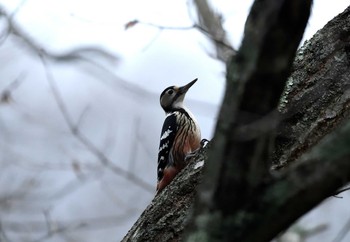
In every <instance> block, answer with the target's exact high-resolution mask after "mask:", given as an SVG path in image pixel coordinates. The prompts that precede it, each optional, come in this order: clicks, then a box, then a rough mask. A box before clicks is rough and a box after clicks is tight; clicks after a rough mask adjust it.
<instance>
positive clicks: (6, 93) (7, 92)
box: [0, 72, 25, 103]
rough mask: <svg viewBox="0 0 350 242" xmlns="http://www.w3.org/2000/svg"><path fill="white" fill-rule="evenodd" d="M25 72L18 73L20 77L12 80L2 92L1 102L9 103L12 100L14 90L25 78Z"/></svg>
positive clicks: (0, 94) (0, 95)
mask: <svg viewBox="0 0 350 242" xmlns="http://www.w3.org/2000/svg"><path fill="white" fill-rule="evenodd" d="M24 77H25V74H24V73H23V72H22V73H21V74H19V75H18V77H17V78H16V79H15V80H14V81H12V82H11V83H10V84H9V85H8V86H7V87H6V88H5V89H4V90H3V91H2V92H1V93H0V103H9V102H10V101H11V100H12V96H11V95H12V92H13V90H15V89H16V88H18V87H19V86H20V85H21V84H22V82H23V80H24Z"/></svg>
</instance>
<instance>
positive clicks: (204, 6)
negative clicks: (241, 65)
mask: <svg viewBox="0 0 350 242" xmlns="http://www.w3.org/2000/svg"><path fill="white" fill-rule="evenodd" d="M194 3H195V6H196V9H197V13H198V22H199V24H198V25H196V27H197V28H198V29H199V30H201V31H202V32H204V33H206V34H207V35H208V36H209V37H210V39H212V40H213V41H214V45H215V48H216V55H217V58H218V59H219V60H222V61H223V62H225V63H227V61H228V60H229V58H231V57H232V56H233V55H235V54H236V50H235V49H234V48H233V47H232V45H231V44H229V41H228V40H227V37H226V31H225V30H224V28H223V26H222V19H221V17H220V16H219V15H218V14H217V13H215V12H214V11H213V9H212V8H211V7H210V6H209V3H208V2H207V1H206V0H194Z"/></svg>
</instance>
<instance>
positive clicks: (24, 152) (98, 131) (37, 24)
mask: <svg viewBox="0 0 350 242" xmlns="http://www.w3.org/2000/svg"><path fill="white" fill-rule="evenodd" d="M20 2H22V1H17V0H8V1H4V0H3V1H0V4H1V6H3V7H5V8H6V10H7V11H8V12H12V11H14V9H16V7H17V6H19V4H20ZM188 2H189V1H185V0H176V1H174V0H171V1H170V0H149V1H144V0H137V1H136V0H131V1H116V0H98V1H96V0H89V1H86V0H84V1H83V0H80V1H72V0H60V1H53V0H52V1H50V0H27V1H25V2H24V3H23V5H22V7H21V9H20V10H19V11H18V12H17V14H16V15H15V18H14V20H15V21H16V23H18V24H19V26H20V27H21V28H22V29H23V30H25V33H26V34H27V35H28V36H30V37H31V39H33V40H34V41H35V42H37V43H38V44H40V45H41V46H42V47H43V48H45V49H47V50H50V51H53V52H55V53H62V52H65V51H66V50H70V49H72V48H75V47H82V46H96V47H98V48H100V49H104V50H107V51H108V52H110V53H112V54H113V55H115V56H117V57H118V61H116V62H109V63H106V62H101V63H103V65H104V68H106V69H107V70H108V71H109V72H105V71H101V70H98V69H96V68H94V67H92V66H89V65H86V64H84V65H83V64H79V63H73V62H69V63H57V62H52V63H50V70H51V71H52V74H53V76H54V78H55V81H56V83H57V86H58V88H59V91H60V92H61V95H62V97H63V98H64V101H65V104H66V105H67V109H68V112H69V114H70V115H71V116H72V118H73V119H74V120H78V119H79V117H80V116H82V115H81V114H82V113H85V114H84V115H83V118H82V121H81V122H80V128H81V130H82V132H83V133H84V135H86V136H87V137H88V138H89V139H90V140H91V141H92V143H94V144H95V145H96V146H97V147H98V148H99V149H101V151H102V152H104V153H105V154H106V155H107V156H108V157H109V158H110V159H111V160H112V161H113V162H114V163H115V164H117V165H118V166H120V167H122V168H123V169H127V170H129V171H132V172H135V174H138V175H139V176H140V177H141V178H142V179H143V180H144V181H145V182H147V183H148V184H150V185H151V186H152V185H154V186H155V182H156V172H155V171H156V156H157V151H158V142H159V134H160V129H161V125H162V122H163V119H164V113H163V111H162V110H161V108H160V106H159V94H160V93H161V91H162V90H163V89H164V88H165V87H167V86H170V85H174V84H175V85H183V84H186V83H188V82H189V81H191V80H193V79H194V78H199V81H198V82H197V83H196V84H195V85H194V86H193V87H192V88H191V90H190V91H189V93H188V94H187V97H186V100H187V104H188V106H189V107H190V108H191V110H192V112H193V113H194V114H195V116H196V117H197V119H198V121H199V123H200V126H201V129H202V134H203V137H205V138H211V136H212V133H213V127H214V125H215V118H216V112H217V108H218V105H219V103H220V100H221V97H222V93H223V89H224V84H225V68H224V65H223V64H222V63H221V62H220V61H218V60H216V59H214V58H212V57H210V55H211V54H212V53H213V51H214V50H213V48H212V45H211V42H210V41H209V40H208V39H207V38H206V37H205V36H203V35H202V34H201V33H199V32H198V31H197V30H194V29H191V30H163V31H161V30H160V29H159V28H156V27H154V26H150V25H149V24H150V23H151V24H154V25H159V26H168V27H187V26H191V25H192V24H193V22H194V21H195V13H194V12H193V11H192V10H191V6H192V5H191V4H190V3H188ZM212 2H213V4H214V3H215V5H214V8H215V9H217V11H218V12H220V13H221V14H222V15H223V19H224V26H225V28H226V30H227V33H228V35H229V38H230V40H231V41H232V44H233V45H234V47H235V48H238V47H239V43H240V40H241V38H242V32H243V28H244V22H245V19H246V17H247V14H248V11H249V8H250V5H251V3H252V1H241V0H240V1H239V0H236V1H233V0H232V1H228V0H225V1H224V0H220V1H212ZM347 5H349V1H348V0H336V1H332V2H330V1H324V0H316V1H315V3H314V9H313V13H312V16H311V19H310V22H309V24H308V27H307V29H306V32H305V35H304V39H309V38H311V37H312V35H313V34H314V33H315V32H316V31H317V30H318V29H320V28H322V27H323V26H324V25H325V24H326V23H327V22H328V21H329V20H331V19H332V18H333V17H334V16H335V15H337V14H339V13H341V12H342V11H343V10H344V9H345V8H346V7H347ZM189 9H190V10H189ZM134 19H138V20H139V21H141V22H142V23H143V24H138V25H136V26H134V27H133V28H130V29H128V30H127V31H125V28H124V25H125V23H127V22H129V21H131V20H134ZM1 26H3V22H1ZM0 59H1V60H2V67H1V68H0V73H1V76H2V80H3V81H2V82H1V83H0V91H1V90H3V88H5V87H7V86H8V84H9V83H11V82H12V81H13V80H15V79H16V78H17V77H18V76H19V74H20V73H23V75H24V76H25V78H24V81H23V82H22V83H21V85H20V87H19V88H18V89H16V91H14V93H13V102H11V103H10V104H9V105H2V106H0V133H1V137H0V151H1V154H0V158H2V160H0V165H2V168H0V169H3V171H5V172H4V173H6V174H5V175H3V176H0V191H1V192H3V193H5V192H7V193H9V191H13V192H15V191H17V190H16V189H18V188H19V187H20V188H22V187H23V184H29V182H28V181H32V182H33V181H35V182H37V183H35V182H33V184H34V185H33V186H32V187H31V189H29V188H28V189H27V190H26V191H27V192H28V194H29V198H31V199H32V200H30V201H31V202H32V203H30V204H29V203H28V202H27V200H25V199H23V200H20V199H18V200H16V201H15V202H14V201H13V203H11V204H13V207H11V209H4V210H1V207H0V217H1V219H3V218H6V219H9V218H10V219H22V216H23V214H26V216H27V217H26V219H31V220H35V221H41V222H43V223H44V224H45V216H44V215H43V211H50V215H51V217H52V218H53V219H57V220H58V221H61V220H64V221H67V220H70V219H79V218H91V217H98V216H110V215H113V216H114V215H115V216H119V217H120V218H121V219H120V221H121V222H120V223H118V224H117V225H115V226H112V227H108V228H105V229H102V230H91V231H90V232H89V233H88V232H86V233H85V232H81V231H77V233H72V235H71V236H73V237H71V238H75V239H77V240H78V241H79V239H80V241H98V239H101V238H104V240H103V241H107V242H108V241H119V239H120V238H121V237H122V236H123V235H124V234H125V233H126V231H127V230H128V229H129V228H130V226H131V225H132V224H133V222H134V221H135V220H136V218H137V217H138V216H139V214H140V213H141V212H142V211H143V209H144V208H145V207H146V206H147V204H148V203H149V202H150V200H151V199H152V198H153V195H154V194H153V193H152V192H149V191H145V190H144V189H141V188H140V187H137V186H135V184H131V183H130V182H129V181H128V180H127V179H123V178H121V177H119V176H117V175H116V174H114V173H113V172H111V171H109V170H108V169H103V167H102V168H101V167H100V166H99V165H100V163H99V161H98V159H96V157H95V156H94V155H93V154H91V152H90V151H89V150H87V149H86V147H85V146H84V145H83V144H81V142H79V141H77V139H76V138H75V137H73V136H72V135H71V134H70V132H69V129H68V128H67V125H66V123H65V121H64V119H63V118H62V114H61V113H60V111H59V109H58V107H57V104H56V102H55V100H54V98H53V96H52V90H51V89H50V85H49V84H48V81H47V78H46V74H45V69H44V68H43V65H42V63H41V62H40V60H39V59H38V57H37V55H36V54H33V53H32V52H31V51H30V50H29V49H28V48H23V43H21V42H20V41H19V40H18V39H15V38H10V39H8V40H7V42H6V43H5V44H3V46H1V47H0ZM108 73H109V74H108ZM84 110H87V111H86V112H85V111H84ZM1 162H3V163H1ZM6 162H7V163H6ZM77 164H79V165H81V167H80V168H81V169H82V173H83V174H84V175H85V176H86V177H87V178H86V179H80V177H79V176H77V170H74V169H76V167H77ZM85 166H86V167H90V168H91V167H92V168H91V169H90V168H89V169H87V168H86V169H85V168H84V167H85ZM72 167H73V168H74V167H75V168H74V169H73V168H72ZM5 168H6V169H5ZM78 175H79V174H78ZM80 175H81V174H80ZM14 177H15V179H13V178H14ZM14 180H15V182H14ZM30 184H31V183H30ZM1 192H0V194H1ZM62 194H63V196H62ZM345 196H346V195H345ZM38 197H40V198H42V199H41V200H39V199H36V200H35V199H33V198H38ZM344 200H345V199H344ZM344 200H341V201H333V203H332V204H331V203H327V204H326V205H325V206H326V208H325V211H326V212H327V213H329V216H327V217H325V216H324V215H322V216H320V215H317V214H316V215H315V214H314V213H313V214H311V216H309V218H306V219H305V221H306V222H305V224H306V225H309V226H311V227H312V226H314V225H315V221H318V223H323V222H327V219H328V221H331V222H333V223H339V225H341V224H342V222H343V221H344V220H345V219H346V218H347V217H346V216H344V214H345V212H348V214H349V213H350V211H349V209H347V208H346V207H344V204H345V203H344ZM33 201H35V202H33ZM334 204H335V205H336V206H337V207H342V206H343V208H342V210H341V211H340V210H337V211H334V210H333V209H334ZM339 217H342V219H340V218H339ZM2 222H3V221H2ZM336 232H337V231H336V230H334V231H333V233H331V234H330V235H328V236H329V237H325V238H327V240H328V238H329V240H328V241H330V239H331V238H333V237H334V234H335V233H336ZM10 234H11V233H10ZM67 234H68V235H67V236H70V234H69V233H67ZM25 236H26V235H25ZM35 236H37V234H35V235H33V237H31V238H37V237H35ZM111 238H112V239H111ZM0 240H1V239H0ZM45 241H65V239H64V238H61V237H59V236H54V237H52V238H50V239H47V240H45ZM101 241H102V240H101Z"/></svg>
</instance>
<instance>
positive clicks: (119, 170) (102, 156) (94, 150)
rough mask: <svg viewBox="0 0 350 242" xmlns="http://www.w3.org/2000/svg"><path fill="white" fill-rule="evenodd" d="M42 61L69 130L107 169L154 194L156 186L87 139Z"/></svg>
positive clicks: (45, 63)
mask: <svg viewBox="0 0 350 242" xmlns="http://www.w3.org/2000/svg"><path fill="white" fill-rule="evenodd" d="M39 56H40V59H41V61H42V63H43V66H44V68H45V72H46V78H47V80H48V82H49V85H50V88H51V90H52V93H53V96H54V99H55V101H56V103H57V105H58V108H59V110H60V111H61V114H62V116H63V118H64V120H65V122H66V124H67V126H68V128H69V130H70V131H71V133H72V134H73V135H74V136H75V137H76V138H77V139H78V140H79V141H80V142H81V143H82V144H83V145H84V146H85V147H86V148H87V149H88V150H89V151H90V152H91V153H92V154H94V155H95V156H96V157H97V158H98V159H99V160H100V162H101V163H102V164H103V165H104V166H106V167H107V168H109V169H110V170H111V171H113V172H114V173H115V174H117V175H119V176H121V177H123V178H125V179H127V180H129V181H131V182H132V183H134V184H135V185H137V186H139V187H141V188H143V189H145V190H146V191H148V192H151V193H154V191H155V188H154V186H152V185H150V184H148V183H146V182H145V181H143V180H142V179H140V178H139V177H138V176H136V175H134V174H133V173H131V172H128V171H126V170H124V169H122V168H121V167H119V166H117V165H115V164H114V163H113V162H112V161H110V160H109V159H108V158H107V156H106V155H105V154H104V153H103V152H102V151H100V150H99V149H98V148H97V147H96V146H95V145H94V144H93V143H92V142H91V141H90V140H89V139H87V138H86V137H85V136H84V135H83V134H82V133H81V132H80V130H79V128H78V127H77V126H76V124H75V123H74V122H73V120H72V118H71V116H70V115H69V112H68V110H67V108H66V105H65V104H64V101H63V98H62V97H61V95H60V93H59V91H58V88H57V86H56V82H55V80H54V78H53V76H52V73H51V72H50V70H49V67H48V64H47V61H46V59H45V57H44V56H43V55H39Z"/></svg>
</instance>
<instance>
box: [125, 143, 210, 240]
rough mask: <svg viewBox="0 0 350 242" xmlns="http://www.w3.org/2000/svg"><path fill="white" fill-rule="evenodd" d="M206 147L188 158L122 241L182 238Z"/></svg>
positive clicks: (199, 176) (199, 178)
mask: <svg viewBox="0 0 350 242" xmlns="http://www.w3.org/2000/svg"><path fill="white" fill-rule="evenodd" d="M207 147H209V146H206V148H203V149H201V150H200V152H199V153H198V154H197V155H196V156H195V157H193V158H192V159H191V162H190V164H189V165H188V166H187V167H186V168H185V169H183V170H182V171H181V172H180V173H179V174H178V175H177V176H176V178H175V179H174V180H173V182H172V183H171V184H169V185H168V186H167V187H166V188H165V189H164V190H163V191H162V192H161V193H160V194H159V195H158V196H156V197H155V198H154V199H153V201H152V202H151V204H150V205H149V206H148V207H147V208H146V209H145V211H144V212H143V213H142V214H141V216H140V218H139V219H138V220H137V222H136V223H135V224H134V226H133V227H132V228H131V229H130V230H129V232H128V234H127V235H126V236H125V237H124V239H123V240H122V241H123V242H126V241H145V242H146V241H147V242H149V241H154V242H157V241H159V242H163V241H169V242H175V241H181V240H182V236H183V231H184V228H185V226H186V222H187V218H188V215H189V213H190V209H191V207H192V205H193V203H194V199H195V194H196V193H195V191H196V187H197V185H198V183H199V182H200V180H201V173H202V167H203V165H204V160H206V159H207V158H206V150H207Z"/></svg>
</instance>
